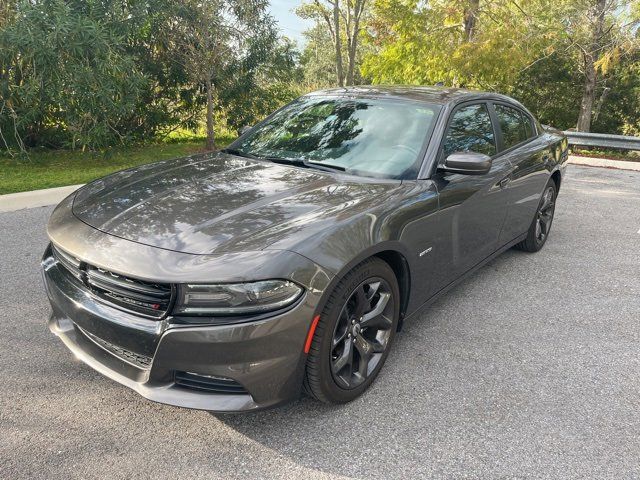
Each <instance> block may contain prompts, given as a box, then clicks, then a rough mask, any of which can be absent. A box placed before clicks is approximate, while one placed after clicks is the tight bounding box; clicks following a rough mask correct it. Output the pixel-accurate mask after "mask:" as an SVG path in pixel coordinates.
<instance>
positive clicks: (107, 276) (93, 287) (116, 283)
mask: <svg viewBox="0 0 640 480" xmlns="http://www.w3.org/2000/svg"><path fill="white" fill-rule="evenodd" d="M52 250H53V255H54V257H55V258H56V260H58V262H59V263H60V264H61V265H62V266H63V267H64V268H65V269H66V270H67V271H68V272H69V273H71V275H73V276H74V277H75V278H77V279H78V280H80V281H81V282H82V284H83V285H84V286H85V287H86V288H87V289H88V290H89V291H91V292H92V293H93V294H94V295H95V296H97V297H98V298H100V299H102V300H105V301H106V302H108V303H110V304H112V305H115V306H116V307H119V308H120V309H122V310H126V311H130V312H133V313H137V314H142V315H144V316H147V317H152V318H162V317H164V315H166V313H167V312H168V311H169V308H170V306H171V301H172V299H173V288H172V287H171V285H170V284H165V283H153V282H145V281H142V280H135V279H133V278H129V277H125V276H123V275H119V274H116V273H113V272H109V271H107V270H103V269H101V268H98V267H94V266H92V265H88V264H86V263H84V262H81V261H80V260H79V259H77V258H75V257H74V256H72V255H70V254H69V253H67V252H64V251H62V250H60V249H59V248H57V247H55V246H53V248H52Z"/></svg>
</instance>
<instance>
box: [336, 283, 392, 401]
mask: <svg viewBox="0 0 640 480" xmlns="http://www.w3.org/2000/svg"><path fill="white" fill-rule="evenodd" d="M394 311H395V308H394V299H393V294H392V293H391V287H390V286H389V284H388V282H387V281H386V280H384V279H383V278H380V277H373V278H370V279H367V280H366V281H364V282H363V283H361V284H360V285H358V287H357V288H356V290H355V291H354V292H353V293H352V294H351V297H350V298H349V299H348V300H347V301H346V302H345V304H344V306H343V307H342V310H341V312H340V315H339V317H338V322H337V323H336V326H335V329H334V332H333V341H332V349H331V374H332V375H333V378H334V379H335V380H336V383H337V384H338V385H339V386H340V387H342V388H346V389H351V388H355V387H357V386H358V385H360V384H361V383H362V382H364V381H365V380H366V379H367V378H368V377H369V375H370V374H371V373H372V372H373V371H375V369H376V367H377V365H378V363H380V360H381V358H382V354H383V353H384V352H385V351H386V349H387V346H388V345H389V339H390V337H391V328H393V320H392V319H393V312H394Z"/></svg>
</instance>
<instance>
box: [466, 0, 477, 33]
mask: <svg viewBox="0 0 640 480" xmlns="http://www.w3.org/2000/svg"><path fill="white" fill-rule="evenodd" d="M479 9H480V0H469V2H468V3H467V5H466V7H465V9H464V41H465V42H470V41H471V40H472V39H473V35H474V33H475V30H476V21H477V17H478V10H479Z"/></svg>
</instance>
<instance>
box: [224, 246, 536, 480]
mask: <svg viewBox="0 0 640 480" xmlns="http://www.w3.org/2000/svg"><path fill="white" fill-rule="evenodd" d="M523 258H531V257H530V256H527V255H526V254H522V253H520V252H514V251H508V252H505V253H504V254H503V255H501V256H499V257H498V258H496V259H494V260H492V261H491V262H489V263H488V264H487V265H486V266H484V267H482V268H481V269H479V270H478V271H477V272H476V273H474V274H473V275H471V276H470V277H469V278H467V279H465V280H464V281H462V282H461V283H460V284H459V285H458V286H456V287H455V288H453V289H452V290H451V291H450V292H449V293H447V294H446V295H444V296H443V297H441V298H440V299H438V300H436V301H435V302H434V303H433V304H432V305H430V306H429V307H427V308H426V309H425V310H423V311H422V312H421V313H419V314H418V315H417V317H415V318H413V319H412V320H411V321H410V322H407V323H406V324H405V325H404V328H403V330H402V332H401V333H400V334H399V335H397V336H396V339H395V342H394V345H393V349H392V351H391V352H390V355H389V357H388V359H387V362H386V364H385V367H384V368H383V369H382V371H381V373H380V375H379V377H378V379H376V382H375V383H374V384H373V385H372V387H371V388H370V389H369V390H368V391H367V392H365V394H364V395H363V396H362V397H360V398H358V399H356V400H354V401H353V402H351V403H348V404H345V405H326V404H323V403H320V402H317V401H315V400H312V399H310V398H308V397H305V396H303V397H302V398H300V399H299V400H298V401H296V402H294V403H291V404H289V405H285V406H282V407H279V408H276V409H272V410H266V411H261V412H253V413H248V414H241V415H227V414H213V415H214V416H215V417H216V418H217V419H218V420H220V421H221V422H223V423H224V424H225V425H227V426H229V427H231V428H232V429H234V430H236V431H237V432H238V433H240V434H242V435H245V436H246V437H248V438H250V439H252V440H254V441H255V442H258V443H260V444H261V445H263V446H264V447H266V448H269V449H272V450H274V451H276V452H277V453H278V454H280V455H284V456H286V457H288V458H290V459H291V460H292V461H294V462H296V463H297V464H300V465H302V466H304V467H307V468H311V469H317V470H320V471H322V472H324V473H328V474H331V475H346V476H355V477H375V478H389V477H390V476H400V475H403V476H404V475H407V476H415V474H416V472H422V474H425V475H431V474H433V473H435V471H434V470H433V468H434V465H433V464H431V463H430V462H428V460H427V457H425V454H424V452H425V451H427V450H432V442H434V441H435V442H458V443H461V444H465V443H466V442H467V441H468V439H467V438H465V435H466V432H465V428H464V426H463V427H461V424H462V425H464V422H465V421H466V419H465V416H466V415H467V414H468V411H467V410H465V408H464V407H456V405H455V403H456V399H457V398H459V397H465V396H468V395H473V390H474V389H476V388H477V385H476V384H475V383H473V381H472V382H471V383H467V384H465V381H466V378H456V375H457V373H456V368H457V367H459V366H460V365H461V364H464V362H465V361H467V362H468V360H469V359H468V358H464V357H462V358H461V355H462V356H463V355H464V352H465V350H466V349H468V348H469V347H468V345H467V344H465V342H468V340H469V339H468V337H467V339H466V340H465V337H466V336H467V335H469V334H470V332H468V331H466V330H467V329H468V328H473V327H472V326H471V327H470V325H472V323H473V319H469V321H463V322H460V323H461V324H459V323H458V322H456V320H457V319H458V318H459V317H458V315H464V312H463V311H462V310H460V309H459V308H456V307H459V306H460V305H465V302H469V301H470V302H474V301H476V300H477V299H480V298H482V297H483V296H484V291H485V290H486V286H487V285H488V284H489V285H490V284H491V282H492V281H493V280H492V277H498V276H500V275H501V274H502V273H503V272H504V271H505V270H506V269H509V268H511V266H512V265H513V264H514V263H516V264H517V263H518V262H521V261H522V259H523ZM496 288H501V287H496ZM472 308H475V309H476V310H478V309H479V308H480V309H481V308H482V304H480V305H479V306H472ZM482 355H484V353H483V354H482ZM465 373H470V375H471V377H470V378H473V375H474V373H473V372H465ZM480 388H481V387H480ZM394 456H399V457H401V458H402V459H403V461H402V462H396V461H395V460H394Z"/></svg>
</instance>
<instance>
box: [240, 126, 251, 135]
mask: <svg viewBox="0 0 640 480" xmlns="http://www.w3.org/2000/svg"><path fill="white" fill-rule="evenodd" d="M251 128H252V127H251V125H245V126H244V127H240V128H239V129H238V135H244V134H245V133H247V132H248V131H249V130H251Z"/></svg>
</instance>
